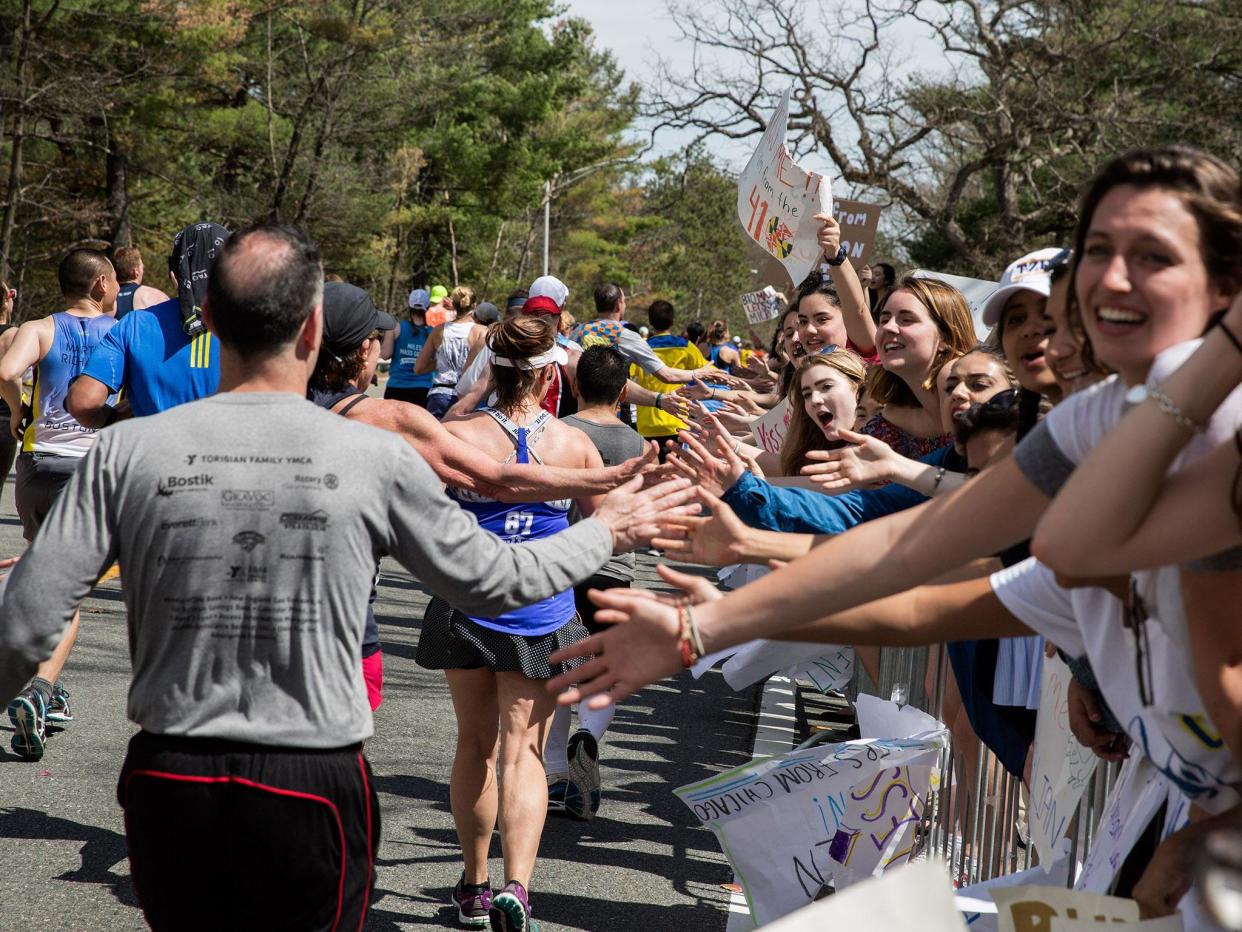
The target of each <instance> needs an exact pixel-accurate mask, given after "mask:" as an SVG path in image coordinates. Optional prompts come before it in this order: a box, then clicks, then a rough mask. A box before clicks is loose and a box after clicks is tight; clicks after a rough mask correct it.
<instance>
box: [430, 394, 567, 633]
mask: <svg viewBox="0 0 1242 932" xmlns="http://www.w3.org/2000/svg"><path fill="white" fill-rule="evenodd" d="M479 410H480V411H482V412H483V413H485V414H488V415H490V416H491V417H492V419H493V420H495V421H496V423H497V424H499V425H500V426H501V427H502V428H503V429H504V431H505V433H507V434H508V435H509V437H510V438H511V439H512V440H513V442H514V445H515V446H516V447H517V449H516V450H515V451H514V452H513V453H512V454H511V455H510V457H509V459H508V460H505V462H509V460H514V459H516V461H517V462H519V463H529V462H530V461H531V458H532V457H533V458H534V460H535V462H536V463H538V462H542V461H541V460H540V459H539V454H538V453H535V452H534V450H532V449H531V448H530V443H531V442H532V441H534V440H536V439H538V437H539V435H540V434H541V433H543V430H544V428H545V427H547V426H548V422H549V421H551V420H552V415H550V414H549V413H548V412H547V411H540V412H539V416H538V417H537V418H535V420H534V421H533V422H532V423H531V425H530V427H518V426H517V425H516V424H514V423H513V422H512V421H511V420H509V419H508V418H507V417H505V416H504V415H503V414H501V413H500V412H499V411H497V410H496V409H495V408H480V409H479ZM448 493H449V496H450V497H451V498H453V499H454V500H456V502H457V503H458V504H459V505H461V507H462V508H464V509H465V510H466V511H468V512H470V513H471V514H472V515H474V516H475V518H477V519H478V522H479V527H481V528H483V529H484V530H485V531H491V532H492V533H493V534H495V535H496V536H497V537H499V538H500V539H501V540H503V541H505V543H509V544H520V543H523V542H525V541H528V540H541V539H542V538H545V537H551V536H552V535H553V534H556V533H558V532H560V531H563V530H565V529H566V528H567V527H569V508H570V505H571V504H572V502H570V501H569V500H568V499H566V500H562V501H555V502H526V503H524V504H516V505H510V504H506V503H505V502H498V501H496V500H495V499H491V498H486V497H485V496H482V495H477V494H475V493H473V492H467V491H466V490H464V489H455V488H453V487H452V486H450V487H449V489H448ZM576 612H577V607H576V606H575V605H574V591H573V589H566V590H565V591H564V592H558V593H557V594H556V595H554V596H551V597H550V598H547V599H543V600H542V601H540V602H535V603H534V604H532V605H527V606H524V607H522V608H519V609H515V610H514V611H511V612H506V613H505V614H503V615H500V616H499V617H497V618H480V617H478V616H476V615H467V616H466V617H467V618H469V619H470V620H471V621H473V622H474V623H475V624H478V625H482V626H483V627H484V628H490V629H491V630H493V631H500V632H502V633H504V634H520V635H523V636H524V637H538V636H539V635H543V634H551V633H552V632H553V631H556V630H557V629H559V628H561V627H563V626H564V624H565V623H566V622H567V621H569V620H570V619H571V618H573V617H574V615H575V613H576Z"/></svg>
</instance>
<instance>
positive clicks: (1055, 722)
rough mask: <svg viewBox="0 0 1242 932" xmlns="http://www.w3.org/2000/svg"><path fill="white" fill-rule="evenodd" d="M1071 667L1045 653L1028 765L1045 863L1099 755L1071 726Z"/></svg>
mask: <svg viewBox="0 0 1242 932" xmlns="http://www.w3.org/2000/svg"><path fill="white" fill-rule="evenodd" d="M1070 680H1071V676H1070V670H1069V667H1068V666H1066V665H1065V662H1064V661H1063V660H1061V659H1060V658H1059V657H1053V658H1052V659H1048V658H1045V659H1044V672H1043V682H1042V683H1041V685H1040V692H1039V715H1038V717H1037V718H1036V720H1035V757H1034V762H1033V764H1032V768H1031V804H1030V809H1029V810H1028V812H1029V817H1030V825H1031V838H1032V840H1033V841H1034V842H1035V850H1036V851H1038V852H1039V859H1040V861H1041V862H1043V863H1044V864H1052V863H1053V862H1054V861H1056V859H1057V857H1058V856H1059V854H1060V851H1061V845H1062V839H1064V838H1065V830H1066V828H1067V827H1068V826H1069V821H1070V819H1071V818H1073V816H1074V810H1075V809H1077V808H1078V801H1079V800H1080V799H1082V794H1083V792H1084V791H1085V790H1086V789H1087V782H1088V781H1089V780H1090V779H1091V774H1092V773H1094V772H1095V765H1096V761H1097V760H1099V758H1097V757H1096V756H1095V755H1094V754H1092V753H1091V752H1090V751H1089V750H1087V749H1086V748H1084V747H1083V746H1082V745H1081V744H1079V743H1078V741H1077V739H1076V738H1075V737H1074V735H1073V734H1072V733H1071V732H1070V727H1069V703H1068V695H1069V685H1070Z"/></svg>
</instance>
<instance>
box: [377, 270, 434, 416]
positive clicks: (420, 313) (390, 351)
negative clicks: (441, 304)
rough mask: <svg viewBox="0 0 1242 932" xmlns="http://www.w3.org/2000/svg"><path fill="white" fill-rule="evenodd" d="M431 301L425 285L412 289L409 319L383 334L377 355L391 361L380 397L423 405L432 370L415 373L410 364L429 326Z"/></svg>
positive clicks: (413, 361)
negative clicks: (428, 314) (383, 340)
mask: <svg viewBox="0 0 1242 932" xmlns="http://www.w3.org/2000/svg"><path fill="white" fill-rule="evenodd" d="M430 304H431V295H430V294H428V292H427V289H425V288H415V289H414V290H413V291H411V292H410V301H409V308H410V309H409V319H408V320H403V321H401V322H400V324H399V325H398V329H397V330H396V331H393V332H392V333H391V334H386V335H385V340H386V341H391V343H387V342H386V344H385V346H384V347H383V349H382V350H381V354H382V355H384V356H387V357H388V358H389V359H391V360H392V363H391V365H390V367H389V369H388V386H387V387H386V388H385V389H384V397H385V398H390V399H395V400H397V401H408V402H410V403H411V404H416V405H419V406H420V407H423V408H425V407H427V392H428V391H429V390H430V389H431V383H432V379H434V378H435V373H434V372H428V373H426V374H425V375H415V373H414V363H416V362H417V361H418V355H419V353H421V352H422V351H423V346H424V345H425V344H426V342H427V337H428V336H430V335H431V331H432V329H433V328H432V327H429V326H428V325H427V308H428V306H429V305H430Z"/></svg>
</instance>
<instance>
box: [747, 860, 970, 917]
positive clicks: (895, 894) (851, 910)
mask: <svg viewBox="0 0 1242 932" xmlns="http://www.w3.org/2000/svg"><path fill="white" fill-rule="evenodd" d="M767 929H768V932H824V930H825V929H860V930H861V929H883V930H884V932H965V929H966V926H965V925H964V924H963V922H962V917H961V916H959V915H958V914H957V913H956V911H955V910H954V909H953V888H952V886H951V885H950V883H949V873H948V871H947V870H946V868H945V866H944V865H943V864H941V863H939V862H938V861H920V862H919V863H917V864H907V865H906V866H904V867H901V868H897V869H895V870H892V871H889V872H888V873H886V874H884V876H882V877H876V878H875V879H874V880H868V881H865V882H864V883H860V884H858V885H857V886H854V887H851V888H850V889H849V890H846V891H845V892H843V893H838V894H837V895H835V896H831V897H828V898H827V899H825V900H821V901H820V902H818V903H812V904H811V905H810V906H806V907H803V908H802V909H800V910H798V911H797V912H796V913H793V914H792V915H789V916H786V917H785V918H784V919H782V920H780V921H779V922H774V923H772V925H770V926H768V927H767Z"/></svg>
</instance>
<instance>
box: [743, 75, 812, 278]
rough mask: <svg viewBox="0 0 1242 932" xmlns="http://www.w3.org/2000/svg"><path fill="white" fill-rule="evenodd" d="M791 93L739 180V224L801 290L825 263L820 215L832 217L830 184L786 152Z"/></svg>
mask: <svg viewBox="0 0 1242 932" xmlns="http://www.w3.org/2000/svg"><path fill="white" fill-rule="evenodd" d="M791 91H792V89H791V90H788V91H786V92H785V94H784V96H782V97H781V102H780V104H779V105H778V106H777V108H776V112H775V113H774V114H772V121H771V122H770V123H769V124H768V129H767V131H766V132H765V133H764V134H763V138H762V139H761V140H760V141H759V148H758V149H756V150H755V154H754V155H752V156H751V157H750V162H749V163H747V165H746V169H745V170H744V171H743V172H742V175H741V178H740V179H739V180H738V188H737V218H738V221H739V222H740V223H741V224H742V229H744V230H745V231H746V235H747V236H748V237H750V238H751V239H753V240H754V242H755V243H756V244H757V245H758V246H759V248H760V249H762V250H763V251H764V252H766V253H767V254H768V255H770V256H772V257H773V258H775V259H777V260H778V261H779V262H780V263H781V265H783V266H784V267H785V271H786V272H787V273H788V274H789V278H790V280H791V281H792V282H793V283H794V285H795V286H796V285H798V284H800V283H801V282H802V280H803V279H804V278H806V277H807V275H809V274H810V273H811V271H812V270H813V269H814V268H815V266H816V264H817V263H818V262H819V258H820V247H819V243H818V242H817V240H816V236H817V235H818V233H819V228H820V221H818V220H816V219H815V215H816V214H830V213H832V189H831V185H830V184H829V182H828V179H827V178H825V177H824V176H823V175H817V174H815V173H814V172H808V171H804V170H803V169H802V168H800V167H798V165H797V164H796V163H795V162H794V160H793V158H792V157H791V156H790V154H789V150H788V149H787V148H786V147H785V134H786V131H787V130H788V126H789V95H790V93H791Z"/></svg>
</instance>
